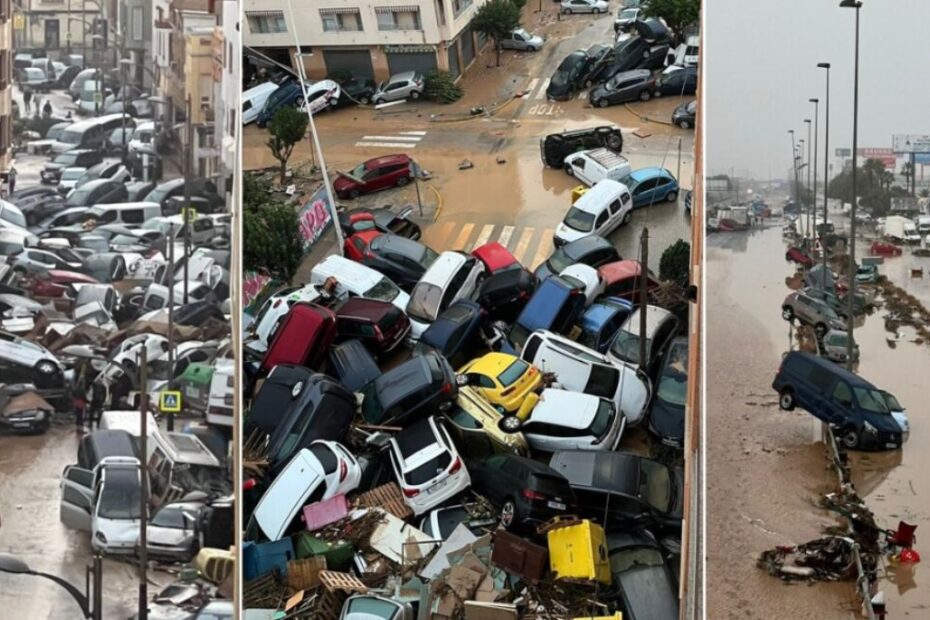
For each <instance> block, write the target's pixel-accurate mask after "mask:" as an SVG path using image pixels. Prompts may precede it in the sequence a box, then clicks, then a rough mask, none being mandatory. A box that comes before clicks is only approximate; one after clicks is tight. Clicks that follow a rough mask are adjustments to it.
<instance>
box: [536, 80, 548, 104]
mask: <svg viewBox="0 0 930 620" xmlns="http://www.w3.org/2000/svg"><path fill="white" fill-rule="evenodd" d="M550 80H551V78H546V81H544V82H543V83H542V86H540V87H539V90H537V91H536V95H535V96H534V97H533V98H534V99H545V98H546V89H548V88H549V81H550Z"/></svg>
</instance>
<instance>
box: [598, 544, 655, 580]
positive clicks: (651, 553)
mask: <svg viewBox="0 0 930 620" xmlns="http://www.w3.org/2000/svg"><path fill="white" fill-rule="evenodd" d="M664 563H665V561H664V560H663V559H662V554H661V553H659V551H658V550H657V549H650V548H649V547H637V548H635V549H628V550H625V551H622V552H620V553H614V554H613V555H611V556H610V572H611V573H613V574H614V575H616V574H618V573H625V572H627V571H628V570H631V569H634V568H640V567H645V566H662V565H663V564H664Z"/></svg>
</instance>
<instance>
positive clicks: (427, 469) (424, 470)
mask: <svg viewBox="0 0 930 620" xmlns="http://www.w3.org/2000/svg"><path fill="white" fill-rule="evenodd" d="M451 462H452V456H451V455H450V454H449V453H448V452H447V451H445V450H444V451H443V452H442V453H440V454H439V455H438V456H437V457H436V458H434V459H430V460H429V461H426V462H425V463H423V464H422V465H420V466H419V467H417V468H416V469H412V470H410V471H408V472H407V473H405V474H404V480H406V481H407V484H409V485H420V484H426V483H427V482H429V481H430V480H432V479H433V478H435V477H436V476H437V474H439V473H441V472H443V471H445V470H446V468H447V467H448V466H449V463H451Z"/></svg>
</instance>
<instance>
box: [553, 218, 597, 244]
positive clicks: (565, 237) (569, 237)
mask: <svg viewBox="0 0 930 620" xmlns="http://www.w3.org/2000/svg"><path fill="white" fill-rule="evenodd" d="M590 234H591V233H589V232H586V233H585V232H581V231H580V230H575V229H574V228H572V227H570V226H566V225H565V223H564V222H560V223H559V225H558V226H556V227H555V236H556V237H558V238H559V239H561V240H562V241H565V242H566V243H570V242H572V241H575V240H576V239H581V238H582V237H586V236H587V235H590Z"/></svg>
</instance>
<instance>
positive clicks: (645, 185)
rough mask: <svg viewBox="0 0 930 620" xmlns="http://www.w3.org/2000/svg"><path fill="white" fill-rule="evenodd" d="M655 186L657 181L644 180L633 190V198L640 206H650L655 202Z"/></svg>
mask: <svg viewBox="0 0 930 620" xmlns="http://www.w3.org/2000/svg"><path fill="white" fill-rule="evenodd" d="M657 184H658V179H646V180H645V181H643V182H642V183H640V184H639V185H637V186H636V189H635V190H633V197H634V198H635V200H636V202H637V203H638V204H639V205H640V206H642V205H650V204H653V203H654V202H655V188H656V185H657Z"/></svg>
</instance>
